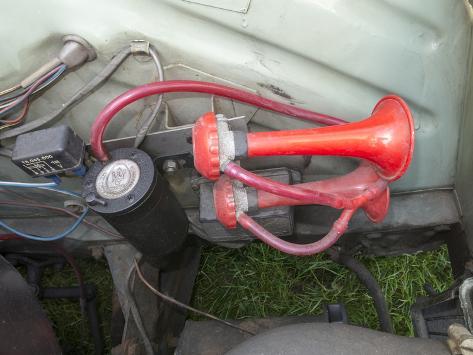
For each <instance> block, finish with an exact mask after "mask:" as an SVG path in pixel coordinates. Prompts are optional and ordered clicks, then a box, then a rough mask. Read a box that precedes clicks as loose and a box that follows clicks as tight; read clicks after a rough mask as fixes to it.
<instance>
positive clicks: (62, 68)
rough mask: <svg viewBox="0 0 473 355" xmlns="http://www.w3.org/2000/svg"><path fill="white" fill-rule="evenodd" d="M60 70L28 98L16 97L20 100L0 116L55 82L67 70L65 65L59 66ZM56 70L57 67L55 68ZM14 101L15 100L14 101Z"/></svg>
mask: <svg viewBox="0 0 473 355" xmlns="http://www.w3.org/2000/svg"><path fill="white" fill-rule="evenodd" d="M60 67H61V68H60V69H59V70H58V71H57V72H55V73H54V74H53V75H52V76H50V77H49V78H48V79H47V80H46V81H45V82H44V83H43V84H41V85H40V86H39V87H38V88H37V89H36V90H35V91H33V92H32V93H31V94H29V95H28V96H24V94H22V95H23V96H22V95H20V96H18V97H17V98H16V99H18V98H20V97H21V99H20V100H18V102H17V103H15V104H14V105H12V106H11V107H8V106H7V107H8V109H6V110H5V111H3V112H2V113H1V114H0V116H5V115H6V114H7V113H8V112H10V111H11V110H13V109H14V108H15V107H18V105H20V104H21V103H23V102H24V101H25V100H26V99H27V98H29V97H30V96H31V95H34V94H35V93H37V92H38V91H40V90H42V89H44V88H45V87H46V86H48V85H49V84H50V83H51V82H52V81H54V80H56V79H57V78H58V77H59V76H60V75H61V74H62V73H64V72H65V71H66V69H67V65H65V64H61V65H60ZM56 68H57V67H56ZM16 99H15V100H16Z"/></svg>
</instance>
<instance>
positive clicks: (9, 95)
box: [0, 64, 67, 130]
mask: <svg viewBox="0 0 473 355" xmlns="http://www.w3.org/2000/svg"><path fill="white" fill-rule="evenodd" d="M66 69H67V66H66V65H65V64H61V65H58V66H57V67H55V68H54V69H52V70H51V71H49V72H48V73H46V74H45V75H43V76H42V77H40V78H39V79H38V80H36V81H35V82H33V83H32V84H31V85H29V86H27V87H26V88H23V87H21V85H15V86H13V87H11V88H9V89H6V90H3V91H1V92H0V117H4V116H7V115H10V114H11V113H13V112H15V111H18V109H19V108H20V107H21V109H20V110H19V113H18V114H17V115H16V116H15V117H14V118H8V119H3V118H2V119H0V124H1V125H0V130H1V129H4V128H8V127H13V126H16V125H18V124H20V123H21V122H23V119H24V118H25V116H26V114H27V113H28V108H29V101H30V98H31V96H32V95H34V94H36V93H38V92H40V91H41V90H43V89H44V88H46V87H47V86H49V85H51V84H52V83H54V82H55V81H57V80H58V79H59V78H60V77H61V75H62V74H63V73H64V72H65V71H66Z"/></svg>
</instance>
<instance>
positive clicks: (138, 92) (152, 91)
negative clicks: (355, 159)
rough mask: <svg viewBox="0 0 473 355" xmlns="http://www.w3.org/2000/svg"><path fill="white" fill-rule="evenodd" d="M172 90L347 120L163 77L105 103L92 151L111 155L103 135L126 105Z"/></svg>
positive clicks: (322, 120) (323, 119)
mask: <svg viewBox="0 0 473 355" xmlns="http://www.w3.org/2000/svg"><path fill="white" fill-rule="evenodd" d="M171 92H198V93H205V94H211V95H217V96H222V97H226V98H229V99H233V100H237V101H240V102H243V103H247V104H250V105H254V106H257V107H260V108H263V109H266V110H271V111H274V112H278V113H281V114H284V115H288V116H293V117H297V118H300V119H304V120H308V121H312V122H315V123H318V124H323V125H338V124H342V123H346V121H344V120H342V119H339V118H336V117H332V116H328V115H324V114H321V113H317V112H312V111H309V110H305V109H302V108H297V107H294V106H291V105H287V104H283V103H281V102H277V101H273V100H269V99H266V98H264V97H260V96H258V95H255V94H252V93H250V92H246V91H243V90H239V89H235V88H230V87H227V86H224V85H219V84H214V83H208V82H201V81H190V80H172V81H161V82H154V83H150V84H146V85H141V86H137V87H135V88H133V89H130V90H128V91H126V92H125V93H123V94H121V95H120V96H118V97H116V98H115V99H113V100H112V101H111V102H110V103H108V104H107V105H106V106H105V107H104V109H103V110H102V111H101V112H100V113H99V115H98V116H97V118H96V119H95V121H94V123H93V125H92V128H91V135H90V144H91V146H92V152H93V154H94V156H95V157H96V158H97V159H98V160H100V161H106V160H108V159H109V155H108V152H107V149H106V148H105V146H104V145H103V142H102V140H103V136H104V133H105V130H106V128H107V126H108V124H109V123H110V121H111V120H112V119H113V117H114V116H115V115H116V114H117V113H118V112H120V111H121V110H122V109H123V108H124V107H126V106H128V105H130V104H131V103H133V102H135V101H137V100H140V99H142V98H144V97H147V96H152V95H159V94H165V93H171Z"/></svg>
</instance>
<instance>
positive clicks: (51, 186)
mask: <svg viewBox="0 0 473 355" xmlns="http://www.w3.org/2000/svg"><path fill="white" fill-rule="evenodd" d="M56 181H57V180H56ZM59 181H60V180H59ZM57 186H58V184H57V183H56V182H43V183H28V182H14V181H0V188H1V187H14V188H15V187H17V188H34V189H41V190H48V191H54V192H58V193H61V194H64V195H68V196H73V197H81V196H80V195H79V194H77V193H75V192H72V191H68V190H63V189H59V188H57ZM87 212H89V208H88V207H85V209H84V212H82V214H81V215H80V217H79V218H77V220H76V221H75V222H74V223H73V224H72V225H71V226H70V227H69V228H67V229H66V230H65V231H63V232H62V233H60V234H56V235H53V236H50V237H40V236H36V235H32V234H28V233H23V232H21V231H19V230H18V229H15V228H14V227H11V226H9V225H8V224H6V223H5V222H3V221H2V220H0V227H2V228H4V229H6V230H8V231H10V232H12V233H15V234H16V235H18V236H20V237H23V238H26V239H31V240H39V241H54V240H58V239H62V238H64V237H65V236H67V235H69V234H71V233H72V232H74V231H75V230H76V228H77V227H78V226H79V224H81V223H82V221H83V220H84V218H85V216H86V215H87Z"/></svg>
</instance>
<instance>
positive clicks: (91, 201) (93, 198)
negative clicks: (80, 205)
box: [85, 192, 107, 206]
mask: <svg viewBox="0 0 473 355" xmlns="http://www.w3.org/2000/svg"><path fill="white" fill-rule="evenodd" d="M85 202H87V204H88V205H90V206H95V205H102V206H106V205H107V202H106V201H104V200H102V199H101V198H99V197H97V195H96V194H95V193H93V192H91V193H89V194H87V196H85Z"/></svg>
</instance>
